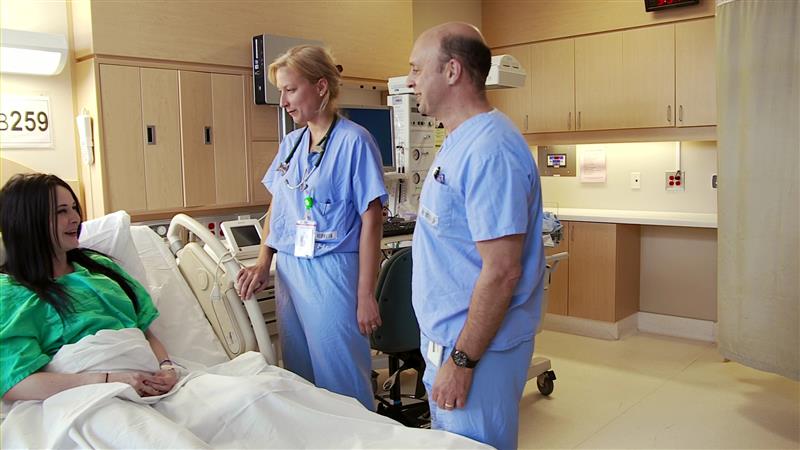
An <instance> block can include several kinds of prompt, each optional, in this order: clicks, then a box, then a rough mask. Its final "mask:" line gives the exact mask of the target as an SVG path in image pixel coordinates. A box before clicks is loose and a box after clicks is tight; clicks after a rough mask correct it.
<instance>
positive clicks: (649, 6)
mask: <svg viewBox="0 0 800 450" xmlns="http://www.w3.org/2000/svg"><path fill="white" fill-rule="evenodd" d="M698 3H700V0H644V9H645V11H648V12H650V11H659V10H662V9H667V8H674V7H677V6H687V5H696V4H698Z"/></svg>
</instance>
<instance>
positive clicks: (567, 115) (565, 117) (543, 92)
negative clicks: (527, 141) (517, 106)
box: [528, 39, 575, 133]
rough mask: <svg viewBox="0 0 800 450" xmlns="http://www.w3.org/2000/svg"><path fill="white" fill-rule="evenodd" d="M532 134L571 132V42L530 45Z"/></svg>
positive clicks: (572, 85)
mask: <svg viewBox="0 0 800 450" xmlns="http://www.w3.org/2000/svg"><path fill="white" fill-rule="evenodd" d="M531 66H532V67H533V70H530V71H528V78H530V79H531V93H532V98H531V113H530V121H529V124H528V125H529V126H528V131H529V132H532V133H542V132H553V131H572V130H574V129H575V77H574V76H572V75H573V74H574V73H575V39H561V40H557V41H548V42H539V43H536V44H532V45H531Z"/></svg>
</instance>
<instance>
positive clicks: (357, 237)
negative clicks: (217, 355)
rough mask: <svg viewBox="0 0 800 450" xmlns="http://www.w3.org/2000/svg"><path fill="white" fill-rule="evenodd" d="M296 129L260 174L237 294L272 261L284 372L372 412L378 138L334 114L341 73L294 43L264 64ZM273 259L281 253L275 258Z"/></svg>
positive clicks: (262, 282)
mask: <svg viewBox="0 0 800 450" xmlns="http://www.w3.org/2000/svg"><path fill="white" fill-rule="evenodd" d="M269 79H270V82H271V83H272V84H273V85H275V86H276V87H277V88H278V90H279V91H280V94H281V97H280V99H281V100H280V102H281V106H282V107H283V108H284V109H285V110H286V111H287V112H288V113H289V115H291V116H292V119H294V121H295V122H296V123H300V124H306V126H304V127H303V128H301V129H299V130H295V131H293V132H292V133H289V134H288V135H287V136H286V138H285V139H284V140H283V142H281V146H280V149H279V150H278V154H277V156H276V157H275V159H274V161H273V162H272V165H271V166H270V168H269V169H268V170H267V173H266V175H264V179H263V184H264V186H265V187H266V188H267V189H268V190H269V191H270V193H271V194H272V205H271V207H270V215H269V220H268V221H267V222H266V223H265V226H264V235H265V236H266V242H265V245H264V246H263V247H262V248H261V252H260V255H259V259H258V263H257V264H256V265H255V266H254V267H251V268H245V269H242V271H241V272H240V273H239V277H238V285H239V292H240V294H241V295H242V297H243V298H249V297H250V295H252V294H253V293H255V292H258V291H259V290H261V289H263V288H265V287H266V281H267V277H268V275H269V267H270V264H271V263H272V258H273V257H277V276H276V288H277V293H276V298H277V307H278V326H279V332H280V336H281V350H282V355H283V364H284V367H285V368H287V369H289V370H291V371H292V372H295V373H297V374H299V375H301V376H302V377H304V378H305V379H307V380H309V381H311V382H313V383H314V384H316V385H317V386H319V387H321V388H325V389H328V390H330V391H333V392H337V393H340V394H343V395H347V396H350V397H354V398H356V399H357V400H358V401H360V402H361V403H362V404H363V405H364V406H365V407H367V408H368V409H370V410H372V409H374V403H373V400H372V398H373V393H372V388H371V382H370V371H371V357H370V351H369V341H368V338H367V336H368V335H369V334H370V333H371V332H372V331H373V330H375V329H377V328H378V327H379V326H380V324H381V319H380V315H379V314H378V306H377V302H376V301H375V294H374V293H375V283H376V278H377V270H378V255H379V246H380V239H381V232H382V221H383V218H382V215H381V210H382V204H383V203H385V202H386V199H387V193H386V190H385V187H384V184H383V170H382V166H381V163H380V154H379V152H378V147H377V144H376V142H375V139H374V138H373V137H372V135H371V134H370V133H369V132H368V131H367V130H365V129H364V128H362V127H361V126H359V125H358V124H356V123H354V122H352V121H350V120H348V119H346V118H344V117H340V116H339V115H338V114H337V110H336V107H335V100H336V97H337V96H338V93H339V83H340V78H339V71H338V70H337V68H336V65H335V63H334V62H333V59H332V58H331V56H330V54H329V53H328V52H327V51H326V50H325V49H323V48H321V47H316V46H298V47H294V48H292V49H290V50H289V51H288V52H286V53H285V54H284V55H282V56H280V57H279V58H277V59H276V60H275V61H274V62H273V63H272V64H271V65H270V66H269ZM276 254H277V256H276Z"/></svg>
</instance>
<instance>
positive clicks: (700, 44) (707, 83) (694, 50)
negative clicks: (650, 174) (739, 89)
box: [675, 18, 717, 127]
mask: <svg viewBox="0 0 800 450" xmlns="http://www.w3.org/2000/svg"><path fill="white" fill-rule="evenodd" d="M715 52H716V44H715V33H714V19H713V18H709V19H702V20H694V21H691V22H680V23H677V24H675V104H676V107H677V108H678V111H677V126H679V127H695V126H703V125H716V124H717V91H716V78H715V64H714V62H715V60H716V53H715Z"/></svg>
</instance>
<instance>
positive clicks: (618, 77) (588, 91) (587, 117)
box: [575, 32, 625, 130]
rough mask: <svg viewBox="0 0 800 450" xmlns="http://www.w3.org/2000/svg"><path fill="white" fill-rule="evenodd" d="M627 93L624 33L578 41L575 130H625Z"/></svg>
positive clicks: (607, 34) (577, 39)
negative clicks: (625, 94) (625, 88)
mask: <svg viewBox="0 0 800 450" xmlns="http://www.w3.org/2000/svg"><path fill="white" fill-rule="evenodd" d="M623 93H624V85H623V73H622V33H621V32H614V33H604V34H596V35H592V36H584V37H579V38H575V113H576V114H577V118H576V122H575V128H576V129H577V130H609V129H614V128H621V127H622V126H623V123H624V117H625V112H624V108H625V104H624V103H625V102H624V101H623V98H624V95H623Z"/></svg>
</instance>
